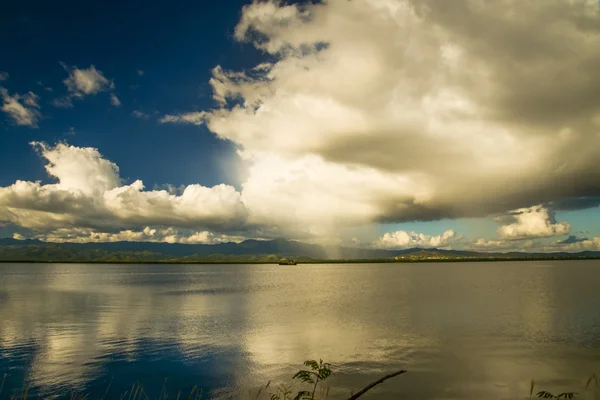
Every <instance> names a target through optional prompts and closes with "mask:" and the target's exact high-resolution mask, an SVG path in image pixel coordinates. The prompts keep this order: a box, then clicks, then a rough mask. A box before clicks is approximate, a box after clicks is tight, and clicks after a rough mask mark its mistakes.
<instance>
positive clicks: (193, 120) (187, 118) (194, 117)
mask: <svg viewBox="0 0 600 400" xmlns="http://www.w3.org/2000/svg"><path fill="white" fill-rule="evenodd" d="M205 116H206V113H205V112H203V111H199V112H189V113H184V114H179V115H168V114H167V115H165V116H163V117H162V118H160V119H159V122H160V123H162V124H166V123H180V124H194V125H202V124H203V123H204V121H205Z"/></svg>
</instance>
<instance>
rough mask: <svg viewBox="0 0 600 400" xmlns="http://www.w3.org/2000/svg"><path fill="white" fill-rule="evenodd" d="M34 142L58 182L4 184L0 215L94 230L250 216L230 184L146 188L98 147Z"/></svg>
mask: <svg viewBox="0 0 600 400" xmlns="http://www.w3.org/2000/svg"><path fill="white" fill-rule="evenodd" d="M33 146H34V147H35V148H36V149H37V150H38V151H39V153H40V155H41V156H42V157H43V158H44V159H46V161H47V165H46V171H47V172H48V175H49V176H51V177H52V178H54V179H55V180H56V183H50V184H42V183H41V182H30V181H21V180H19V181H16V182H15V183H14V184H12V185H10V186H7V187H0V221H4V222H9V223H12V224H14V225H17V226H20V227H24V228H28V229H32V230H36V231H42V232H50V231H56V230H59V229H73V228H85V229H92V230H93V231H94V232H96V233H98V232H108V233H110V232H113V231H114V229H115V228H116V227H121V228H127V229H134V230H135V228H139V227H143V226H152V225H158V226H166V227H175V228H176V227H184V228H186V229H192V228H204V229H205V230H208V229H209V228H215V229H218V230H221V231H223V230H225V229H239V228H241V227H243V226H244V224H245V222H246V219H247V210H246V208H245V206H244V204H243V202H242V196H241V194H240V193H239V192H237V191H236V190H235V188H233V187H231V186H228V185H217V186H214V187H204V186H202V185H189V186H187V187H185V189H184V190H183V192H182V193H181V194H179V195H177V194H172V193H169V192H168V191H166V190H144V184H143V182H142V181H140V180H137V181H135V182H133V183H132V184H129V185H126V184H123V181H122V179H121V178H120V176H119V168H118V167H117V165H115V164H114V163H112V162H111V161H108V160H106V159H105V158H103V157H102V155H101V154H100V153H99V152H98V150H96V149H94V148H80V147H75V146H70V145H68V144H65V143H59V144H57V145H55V146H48V145H46V144H44V143H33ZM127 229H125V230H127ZM190 240H191V239H190Z"/></svg>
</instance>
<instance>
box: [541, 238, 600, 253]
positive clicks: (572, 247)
mask: <svg viewBox="0 0 600 400" xmlns="http://www.w3.org/2000/svg"><path fill="white" fill-rule="evenodd" d="M545 250H546V251H567V252H579V251H599V250H600V237H594V238H591V239H588V238H583V239H577V240H572V241H569V240H563V241H557V242H554V243H552V244H550V245H549V246H547V247H546V249H545Z"/></svg>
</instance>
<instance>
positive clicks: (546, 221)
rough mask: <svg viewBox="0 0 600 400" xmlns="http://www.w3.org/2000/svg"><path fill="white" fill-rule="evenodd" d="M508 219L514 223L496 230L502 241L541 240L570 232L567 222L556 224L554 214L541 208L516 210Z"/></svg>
mask: <svg viewBox="0 0 600 400" xmlns="http://www.w3.org/2000/svg"><path fill="white" fill-rule="evenodd" d="M509 218H511V219H512V220H513V221H514V222H513V223H510V224H508V225H504V226H501V227H500V228H498V233H499V234H500V237H501V238H502V239H510V240H521V239H528V238H543V237H550V236H556V235H566V234H568V233H569V232H570V231H571V225H570V224H569V223H568V222H556V220H555V219H554V214H553V213H552V212H551V211H549V210H548V209H547V208H544V207H542V206H535V207H530V208H522V209H519V210H516V211H514V212H512V213H511V214H510V216H509Z"/></svg>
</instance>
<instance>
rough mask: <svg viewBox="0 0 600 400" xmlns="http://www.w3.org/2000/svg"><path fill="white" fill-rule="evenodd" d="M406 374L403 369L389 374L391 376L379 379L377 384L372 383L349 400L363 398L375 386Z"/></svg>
mask: <svg viewBox="0 0 600 400" xmlns="http://www.w3.org/2000/svg"><path fill="white" fill-rule="evenodd" d="M405 372H406V370H404V369H401V370H400V371H396V372H394V373H393V374H389V375H386V376H384V377H382V378H379V379H377V380H376V381H375V382H373V383H371V384H370V385H368V386H365V388H364V389H362V390H361V391H359V392H358V393H356V394H355V395H352V396H350V397H348V400H356V399H358V398H359V397H360V396H362V395H363V394H365V393H367V392H368V391H369V390H371V389H373V388H374V387H375V386H377V385H379V384H380V383H383V381H385V380H387V379H390V378H393V377H395V376H398V375H402V374H403V373H405Z"/></svg>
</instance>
